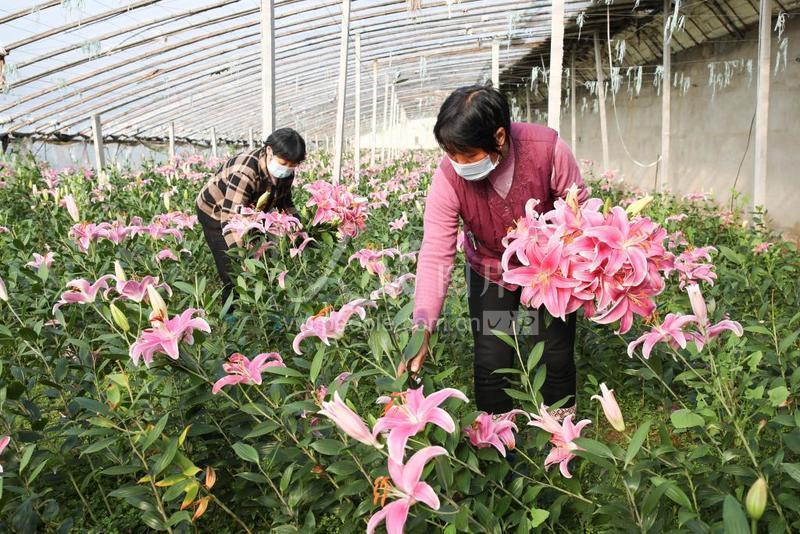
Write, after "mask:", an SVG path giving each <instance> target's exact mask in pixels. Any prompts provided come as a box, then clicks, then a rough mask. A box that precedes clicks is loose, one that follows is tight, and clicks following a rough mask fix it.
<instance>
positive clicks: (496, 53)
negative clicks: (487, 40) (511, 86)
mask: <svg viewBox="0 0 800 534" xmlns="http://www.w3.org/2000/svg"><path fill="white" fill-rule="evenodd" d="M492 85H493V86H494V87H495V89H498V90H499V89H500V41H499V40H498V39H495V40H494V41H492Z"/></svg>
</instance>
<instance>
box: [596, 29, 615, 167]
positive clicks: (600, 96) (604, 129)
mask: <svg viewBox="0 0 800 534" xmlns="http://www.w3.org/2000/svg"><path fill="white" fill-rule="evenodd" d="M594 60H595V67H596V70H597V100H598V101H599V104H600V135H601V136H602V138H603V139H602V141H603V172H605V171H607V170H609V167H610V166H611V164H610V163H609V157H608V123H607V122H606V85H605V84H606V80H605V76H604V75H603V58H602V56H601V55H600V36H599V35H598V33H597V32H594Z"/></svg>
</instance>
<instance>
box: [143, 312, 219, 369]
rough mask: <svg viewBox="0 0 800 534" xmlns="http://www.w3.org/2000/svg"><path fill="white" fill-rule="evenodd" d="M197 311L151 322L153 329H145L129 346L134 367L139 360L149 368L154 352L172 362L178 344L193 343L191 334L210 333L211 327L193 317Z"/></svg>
mask: <svg viewBox="0 0 800 534" xmlns="http://www.w3.org/2000/svg"><path fill="white" fill-rule="evenodd" d="M199 311H202V310H197V309H195V308H188V309H186V310H184V311H183V312H182V313H181V314H180V315H176V316H175V317H173V318H171V319H170V318H168V317H167V316H166V315H164V317H163V320H162V319H159V318H156V319H154V320H153V321H152V324H153V328H147V329H145V330H143V331H142V333H141V334H139V338H138V339H137V340H136V341H135V342H134V343H133V345H131V347H130V350H129V354H130V357H131V360H133V364H134V365H139V358H142V359H143V360H144V364H145V366H147V367H150V363H152V361H153V355H154V354H155V353H156V352H160V353H163V354H166V355H167V356H169V357H170V358H172V359H173V360H177V359H178V357H179V355H180V353H179V351H178V343H179V342H181V341H185V342H186V343H188V344H190V345H191V344H192V343H194V338H193V337H192V332H194V330H200V331H201V332H206V333H208V332H211V327H210V326H209V325H208V323H207V322H206V321H205V319H201V318H199V317H194V314H195V313H196V312H199Z"/></svg>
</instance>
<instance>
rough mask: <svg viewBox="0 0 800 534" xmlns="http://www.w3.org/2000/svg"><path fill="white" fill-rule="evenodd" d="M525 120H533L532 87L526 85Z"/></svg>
mask: <svg viewBox="0 0 800 534" xmlns="http://www.w3.org/2000/svg"><path fill="white" fill-rule="evenodd" d="M525 122H531V88H530V86H529V85H527V84H526V85H525Z"/></svg>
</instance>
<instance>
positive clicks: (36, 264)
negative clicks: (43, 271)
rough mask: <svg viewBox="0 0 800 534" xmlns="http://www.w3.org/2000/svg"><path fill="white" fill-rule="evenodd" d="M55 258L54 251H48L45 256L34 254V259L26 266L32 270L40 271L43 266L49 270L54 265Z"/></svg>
mask: <svg viewBox="0 0 800 534" xmlns="http://www.w3.org/2000/svg"><path fill="white" fill-rule="evenodd" d="M54 257H55V253H54V252H52V251H48V252H47V253H46V254H45V255H44V256H42V255H41V254H37V253H36V252H34V253H33V259H32V260H31V261H29V262H28V263H26V264H25V266H26V267H30V268H32V269H38V268H40V267H41V266H42V265H44V266H45V267H47V268H48V269H49V268H50V267H51V266H52V265H53V258H54Z"/></svg>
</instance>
